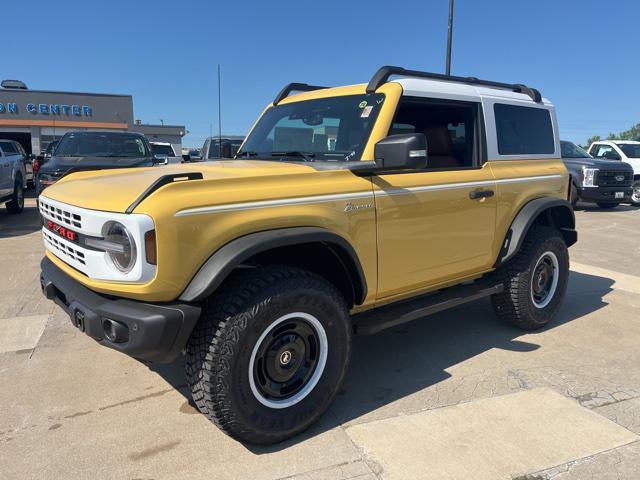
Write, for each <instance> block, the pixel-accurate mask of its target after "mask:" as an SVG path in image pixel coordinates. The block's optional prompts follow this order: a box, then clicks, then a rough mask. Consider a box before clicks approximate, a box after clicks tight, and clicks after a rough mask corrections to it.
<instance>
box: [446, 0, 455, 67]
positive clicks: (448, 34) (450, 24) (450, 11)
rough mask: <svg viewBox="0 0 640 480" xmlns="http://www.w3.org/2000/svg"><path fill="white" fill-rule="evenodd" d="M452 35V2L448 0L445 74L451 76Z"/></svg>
mask: <svg viewBox="0 0 640 480" xmlns="http://www.w3.org/2000/svg"><path fill="white" fill-rule="evenodd" d="M452 35H453V0H449V29H448V32H447V68H446V74H447V75H451V37H452Z"/></svg>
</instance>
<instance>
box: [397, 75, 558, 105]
mask: <svg viewBox="0 0 640 480" xmlns="http://www.w3.org/2000/svg"><path fill="white" fill-rule="evenodd" d="M391 81H392V82H398V83H399V84H400V85H401V86H402V89H403V90H404V94H405V95H409V96H416V97H431V98H446V99H453V100H461V101H472V102H473V101H475V102H477V101H479V100H480V99H481V98H482V97H491V98H495V99H503V100H514V101H517V102H518V103H530V104H531V105H532V106H535V105H544V106H546V107H551V106H553V104H552V103H551V102H550V101H549V100H548V99H546V98H545V97H542V102H541V103H536V102H534V101H533V100H532V99H531V97H530V96H529V95H527V94H526V93H518V92H514V91H512V90H509V89H506V88H498V87H486V86H482V85H471V84H466V83H461V82H450V81H446V80H435V79H427V78H414V77H402V76H399V77H397V78H394V79H393V80H391Z"/></svg>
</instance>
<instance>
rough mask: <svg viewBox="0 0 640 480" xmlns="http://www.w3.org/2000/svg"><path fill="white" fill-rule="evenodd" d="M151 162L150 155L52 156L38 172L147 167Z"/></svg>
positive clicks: (51, 172)
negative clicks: (133, 156) (137, 156)
mask: <svg viewBox="0 0 640 480" xmlns="http://www.w3.org/2000/svg"><path fill="white" fill-rule="evenodd" d="M152 164H153V160H152V159H151V158H150V157H139V158H131V157H91V156H84V157H65V156H53V157H51V158H49V159H48V160H47V161H46V162H44V163H43V164H42V166H41V167H40V172H42V173H46V174H50V175H63V174H65V173H66V172H68V171H69V170H71V169H72V168H131V167H148V166H151V165H152Z"/></svg>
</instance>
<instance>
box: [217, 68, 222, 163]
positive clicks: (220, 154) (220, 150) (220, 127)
mask: <svg viewBox="0 0 640 480" xmlns="http://www.w3.org/2000/svg"><path fill="white" fill-rule="evenodd" d="M220 104H221V95H220V64H218V158H222V107H221V105H220Z"/></svg>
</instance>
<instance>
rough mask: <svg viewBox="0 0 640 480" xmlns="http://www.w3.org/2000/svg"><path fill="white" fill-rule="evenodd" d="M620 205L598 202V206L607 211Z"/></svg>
mask: <svg viewBox="0 0 640 480" xmlns="http://www.w3.org/2000/svg"><path fill="white" fill-rule="evenodd" d="M618 205H620V204H619V203H618V202H598V206H599V207H600V208H605V209H609V208H616V207H617V206H618Z"/></svg>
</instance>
